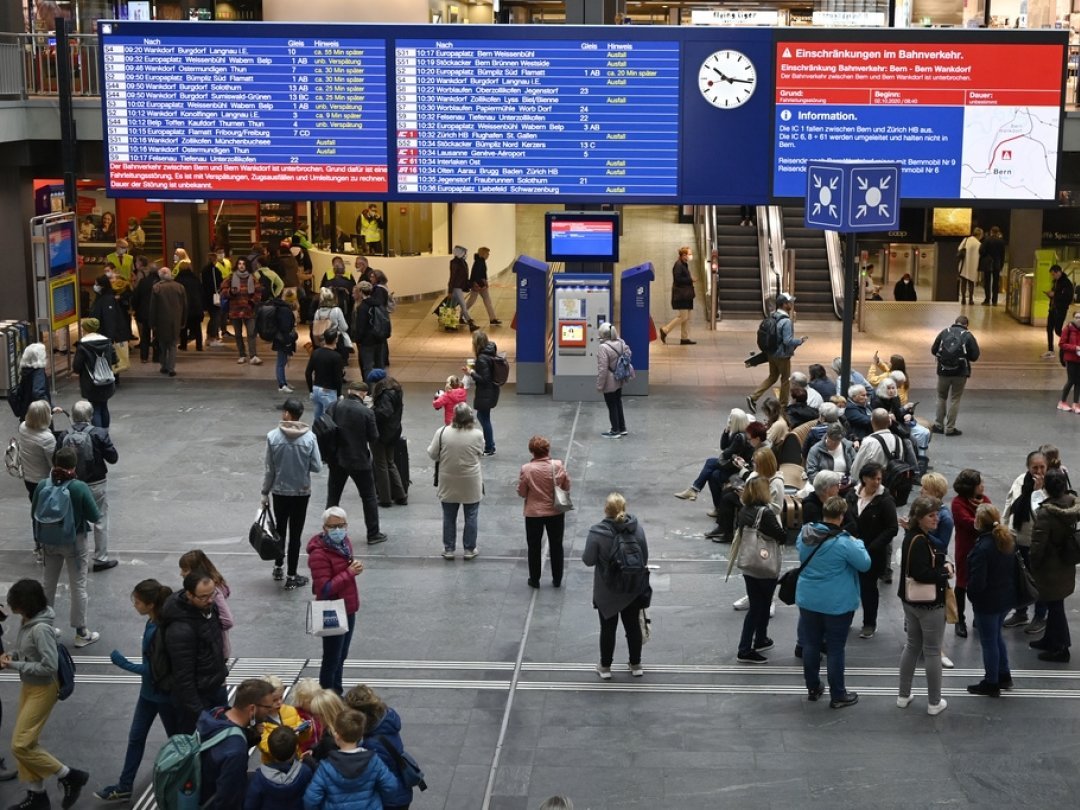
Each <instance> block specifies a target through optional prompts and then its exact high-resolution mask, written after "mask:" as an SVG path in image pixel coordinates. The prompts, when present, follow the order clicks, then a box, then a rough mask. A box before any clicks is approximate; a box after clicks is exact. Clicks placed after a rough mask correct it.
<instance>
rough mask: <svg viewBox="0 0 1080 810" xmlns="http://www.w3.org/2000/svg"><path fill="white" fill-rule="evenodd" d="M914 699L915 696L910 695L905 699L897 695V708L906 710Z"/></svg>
mask: <svg viewBox="0 0 1080 810" xmlns="http://www.w3.org/2000/svg"><path fill="white" fill-rule="evenodd" d="M914 699H915V696H914V695H908V696H907V697H904V696H903V695H897V696H896V707H897V708H898V709H906V708H907V707H908V706H910V705H911V701H913V700H914Z"/></svg>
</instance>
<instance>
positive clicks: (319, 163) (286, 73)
mask: <svg viewBox="0 0 1080 810" xmlns="http://www.w3.org/2000/svg"><path fill="white" fill-rule="evenodd" d="M121 25H122V24H119V23H102V25H101V31H102V35H103V40H104V42H103V48H102V62H103V66H102V71H103V78H104V85H103V87H104V99H103V100H104V107H105V114H106V120H105V129H106V138H107V144H108V156H107V165H108V181H109V188H110V191H111V192H113V193H114V194H115V193H117V192H119V193H124V192H132V193H137V194H145V193H154V192H157V193H164V194H167V195H170V194H171V195H174V196H175V195H177V194H191V193H199V194H201V195H202V196H221V195H222V194H226V195H227V194H229V193H230V192H243V193H249V194H250V193H255V194H261V193H262V194H267V195H273V194H275V193H282V192H285V193H293V194H295V193H296V192H297V191H298V190H301V189H302V190H303V191H304V192H341V191H343V190H349V191H355V192H358V193H361V194H362V193H364V192H369V193H386V191H387V190H388V182H389V181H388V177H389V166H388V149H389V145H388V139H387V129H388V111H387V99H386V95H387V90H386V80H387V64H386V41H385V40H384V39H381V38H378V39H372V38H363V39H352V38H341V37H336V36H333V34H332V33H331V35H329V36H323V37H320V36H297V35H293V36H289V35H288V30H287V29H285V28H282V27H279V28H277V30H276V35H275V36H263V37H258V38H238V37H235V36H215V35H214V33H213V31H214V29H212V28H211V29H207V28H205V27H201V26H199V27H197V28H194V29H193V28H192V27H190V26H186V25H169V24H165V25H160V24H157V25H154V26H153V27H152V28H151V27H150V26H147V25H146V24H142V27H144V28H146V30H152V31H154V33H153V34H150V35H147V34H140V33H138V31H139V30H140V29H139V27H137V26H136V25H130V26H124V27H121ZM114 26H115V28H116V29H117V32H116V33H114V31H113V28H114ZM129 31H130V32H131V33H128V32H129ZM173 32H175V34H174V33H173Z"/></svg>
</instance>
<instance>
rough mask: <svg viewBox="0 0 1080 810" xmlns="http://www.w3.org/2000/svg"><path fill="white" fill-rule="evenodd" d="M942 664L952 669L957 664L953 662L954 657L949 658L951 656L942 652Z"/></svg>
mask: <svg viewBox="0 0 1080 810" xmlns="http://www.w3.org/2000/svg"><path fill="white" fill-rule="evenodd" d="M941 665H942V666H943V667H945V669H952V668H953V667H954V666H956V664H954V663H953V662H952V659H951V658H949V656H947V655H946V654H945V653H942V654H941Z"/></svg>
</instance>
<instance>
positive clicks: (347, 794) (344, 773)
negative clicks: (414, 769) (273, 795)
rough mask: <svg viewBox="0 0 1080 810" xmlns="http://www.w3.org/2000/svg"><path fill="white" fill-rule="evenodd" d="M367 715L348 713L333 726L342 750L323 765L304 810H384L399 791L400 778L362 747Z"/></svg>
mask: <svg viewBox="0 0 1080 810" xmlns="http://www.w3.org/2000/svg"><path fill="white" fill-rule="evenodd" d="M364 725H365V723H364V715H362V714H361V713H360V712H358V711H356V710H355V709H346V710H345V711H343V712H342V713H341V715H340V716H339V717H338V719H337V720H335V721H334V723H333V725H332V726H331V730H332V731H333V734H334V742H335V743H337V747H338V750H337V751H332V752H331V753H330V755H329V756H328V757H327V758H326V759H324V760H323V761H322V762H321V763H320V764H319V769H318V770H317V771H316V772H315V778H314V779H312V780H311V784H310V785H308V789H307V791H306V792H305V793H304V810H324V808H337V807H348V808H350V810H382V807H383V803H384V801H385V800H388V799H389V798H390V797H391V796H392V795H393V793H394V791H395V790H397V787H398V781H397V778H396V777H395V776H394V775H393V774H392V773H390V769H389V768H387V767H386V766H385V765H384V764H383V762H382V760H381V759H379V757H378V756H377V755H376V754H375V752H374V751H369V750H368V749H366V748H361V747H360V741H361V740H362V739H364Z"/></svg>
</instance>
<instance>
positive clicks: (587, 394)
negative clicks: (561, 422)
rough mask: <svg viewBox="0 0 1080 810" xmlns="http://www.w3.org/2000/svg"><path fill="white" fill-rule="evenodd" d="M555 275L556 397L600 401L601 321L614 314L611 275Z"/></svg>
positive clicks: (553, 287)
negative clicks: (597, 357)
mask: <svg viewBox="0 0 1080 810" xmlns="http://www.w3.org/2000/svg"><path fill="white" fill-rule="evenodd" d="M552 279H553V281H552V307H551V312H552V342H553V343H554V352H553V355H554V357H553V362H552V365H553V370H554V374H553V377H554V384H553V386H552V399H554V400H555V401H556V402H568V401H569V402H575V401H579V400H584V401H589V402H592V401H599V400H601V399H603V395H602V394H601V393H600V392H599V391H597V390H596V351H597V349H598V348H599V347H600V324H602V323H604V321H610V320H611V317H612V314H611V313H612V298H611V296H612V284H611V276H606V275H598V274H596V273H556V274H555V275H554V276H553V277H552Z"/></svg>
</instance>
